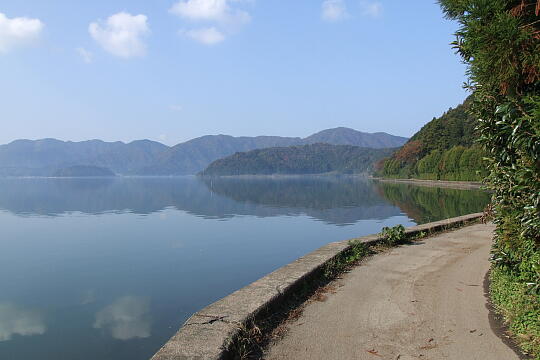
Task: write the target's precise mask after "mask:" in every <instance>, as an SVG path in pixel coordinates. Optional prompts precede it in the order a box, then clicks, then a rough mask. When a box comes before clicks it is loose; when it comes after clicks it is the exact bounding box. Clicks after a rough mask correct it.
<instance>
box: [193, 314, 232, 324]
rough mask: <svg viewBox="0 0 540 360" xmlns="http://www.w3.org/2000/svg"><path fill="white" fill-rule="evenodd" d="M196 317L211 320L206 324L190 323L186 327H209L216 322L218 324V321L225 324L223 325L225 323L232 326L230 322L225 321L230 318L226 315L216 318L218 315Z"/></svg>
mask: <svg viewBox="0 0 540 360" xmlns="http://www.w3.org/2000/svg"><path fill="white" fill-rule="evenodd" d="M195 317H203V318H210V320H208V321H205V322H190V323H187V324H185V325H184V326H190V325H208V324H213V323H215V322H217V321H220V322H223V323H225V324H231V322H230V321H227V320H225V318H226V317H228V316H227V315H225V316H216V315H195Z"/></svg>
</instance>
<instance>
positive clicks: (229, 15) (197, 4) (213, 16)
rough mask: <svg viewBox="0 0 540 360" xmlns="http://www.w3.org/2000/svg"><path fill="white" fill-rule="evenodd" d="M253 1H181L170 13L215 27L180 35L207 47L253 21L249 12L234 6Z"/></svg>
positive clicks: (193, 30) (187, 31)
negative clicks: (234, 4)
mask: <svg viewBox="0 0 540 360" xmlns="http://www.w3.org/2000/svg"><path fill="white" fill-rule="evenodd" d="M249 1H251V0H179V1H178V2H176V3H175V4H174V5H173V6H172V7H171V8H170V9H169V12H170V13H172V14H175V15H177V16H179V17H180V18H182V19H184V20H188V21H191V22H206V23H210V24H212V25H213V26H207V27H203V28H195V29H190V30H183V31H180V34H182V35H184V36H186V37H189V38H191V39H192V40H195V41H198V42H200V43H202V44H205V45H215V44H217V43H220V42H222V41H224V40H225V38H226V37H227V36H228V35H230V34H232V33H234V32H236V31H238V30H239V29H240V28H241V27H242V26H243V25H245V24H247V23H249V22H250V21H251V16H250V15H249V13H248V12H246V11H244V10H241V9H238V8H236V7H234V6H232V4H233V3H240V2H249Z"/></svg>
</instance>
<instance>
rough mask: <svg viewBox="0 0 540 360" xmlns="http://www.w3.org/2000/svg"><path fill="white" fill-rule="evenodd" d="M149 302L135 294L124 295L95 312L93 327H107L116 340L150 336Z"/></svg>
mask: <svg viewBox="0 0 540 360" xmlns="http://www.w3.org/2000/svg"><path fill="white" fill-rule="evenodd" d="M149 312H150V304H149V302H148V300H144V299H141V298H139V297H135V296H124V297H121V298H119V299H117V300H116V301H114V302H113V303H112V304H110V305H109V306H107V307H105V308H104V309H103V310H101V311H99V312H98V313H97V314H96V321H95V322H94V328H96V329H107V330H108V331H109V332H110V333H111V336H112V337H113V338H115V339H118V340H129V339H134V338H147V337H149V336H150V323H151V320H150V314H149Z"/></svg>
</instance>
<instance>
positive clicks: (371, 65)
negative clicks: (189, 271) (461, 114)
mask: <svg viewBox="0 0 540 360" xmlns="http://www.w3.org/2000/svg"><path fill="white" fill-rule="evenodd" d="M15 25H16V26H15ZM456 28H457V25H456V24H455V23H452V22H450V21H447V20H444V18H443V15H442V13H441V10H440V8H439V6H438V5H437V4H436V3H435V2H433V3H431V2H415V3H403V2H399V1H395V0H365V1H363V0H362V1H361V0H318V1H298V2H288V3H287V6H284V5H283V3H279V2H271V1H265V0H235V1H231V0H217V1H211V2H209V1H208V0H157V1H153V2H151V3H150V2H148V1H144V0H129V1H128V0H114V1H94V2H91V3H89V2H85V1H80V0H79V1H68V0H55V1H51V2H47V4H44V3H43V2H42V1H38V0H28V1H24V2H21V1H14V0H7V1H4V2H3V3H2V5H1V6H0V61H2V63H3V66H2V67H1V70H0V74H1V76H2V81H3V85H4V86H2V88H1V89H0V97H1V98H2V100H3V103H2V119H3V125H4V126H3V131H2V134H0V144H6V143H9V142H11V141H13V140H16V139H42V138H56V139H61V140H70V141H81V140H87V139H102V140H104V141H116V140H118V141H124V142H130V141H133V140H135V139H150V140H154V141H159V142H162V143H164V144H167V145H173V144H177V143H181V142H184V141H186V140H189V139H192V138H196V137H199V136H203V135H207V134H230V135H233V136H257V135H276V136H291V137H304V136H307V134H312V133H315V132H317V131H320V130H322V129H328V128H335V127H338V126H344V127H349V128H353V129H357V130H359V131H363V132H369V133H373V132H386V133H389V134H392V135H397V136H405V137H410V136H412V135H413V134H414V133H415V132H416V131H417V130H419V129H420V128H421V127H422V126H423V125H424V124H426V123H427V122H429V121H430V120H431V119H432V118H433V117H437V116H440V115H441V114H442V113H444V112H445V111H446V110H447V109H448V108H449V107H455V106H456V105H458V104H459V103H461V102H462V101H463V100H464V99H465V97H466V92H465V90H463V88H462V83H463V82H464V81H465V68H464V66H463V65H462V64H460V63H459V62H458V61H456V56H455V54H454V51H453V49H452V48H451V46H450V45H449V43H450V42H451V41H453V40H454V39H453V36H452V35H451V34H453V33H454V31H455V30H456ZM120 34H121V35H122V36H120Z"/></svg>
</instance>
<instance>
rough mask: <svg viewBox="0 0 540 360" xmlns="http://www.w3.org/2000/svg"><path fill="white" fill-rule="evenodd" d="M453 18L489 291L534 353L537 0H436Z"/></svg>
mask: <svg viewBox="0 0 540 360" xmlns="http://www.w3.org/2000/svg"><path fill="white" fill-rule="evenodd" d="M440 3H441V6H442V8H443V10H444V12H445V14H446V16H447V17H448V18H450V19H454V20H457V21H458V22H459V24H460V29H459V30H458V31H457V33H456V37H457V39H456V41H455V42H454V47H455V48H456V50H457V52H458V53H459V55H461V57H462V59H463V61H464V62H465V63H466V64H467V65H468V75H469V82H468V84H467V85H466V86H467V87H468V88H469V89H470V90H471V91H472V92H473V94H474V95H473V99H472V103H471V109H470V110H471V114H472V115H473V116H474V117H475V119H478V121H477V122H476V126H477V129H478V136H479V142H480V144H481V145H482V146H483V149H484V151H485V152H486V154H487V161H486V167H487V170H488V172H489V175H488V178H487V182H488V184H489V187H490V188H491V190H492V191H493V197H492V210H493V217H494V222H495V223H496V225H497V231H496V235H495V239H494V245H493V265H492V270H491V298H492V301H493V303H494V305H495V306H496V308H497V309H498V310H499V311H500V312H501V314H502V315H504V317H505V319H506V321H507V322H508V325H509V329H510V331H511V332H512V334H513V335H514V337H515V339H516V340H517V341H518V343H519V344H520V345H521V347H522V349H523V350H524V351H525V352H527V353H528V354H530V355H532V356H533V357H534V358H535V359H540V302H539V300H540V1H539V0H512V1H511V0H440Z"/></svg>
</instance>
